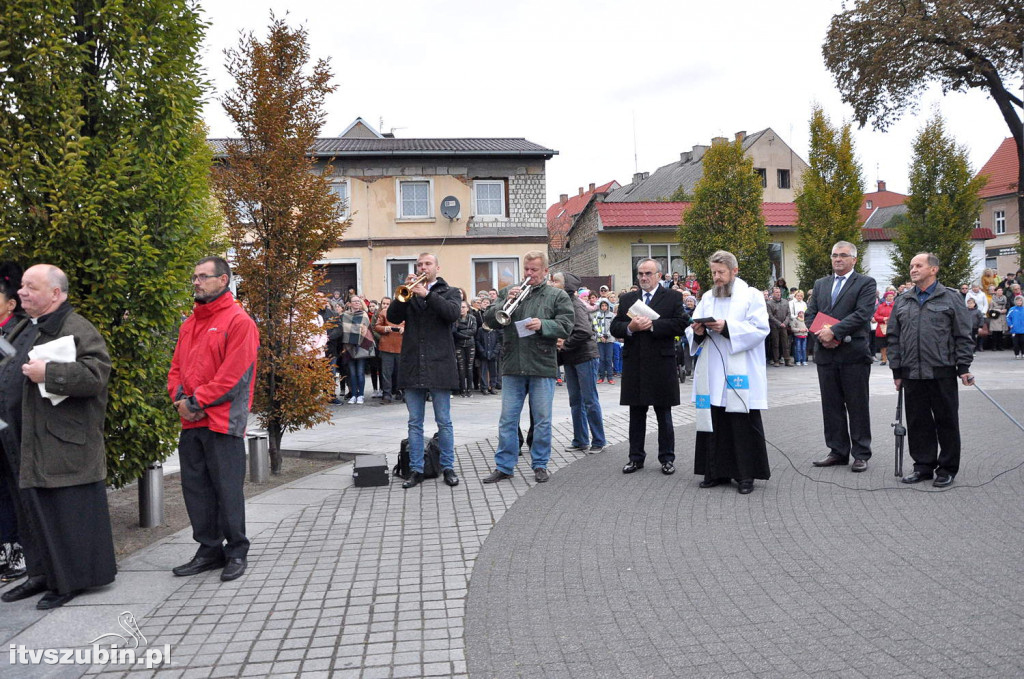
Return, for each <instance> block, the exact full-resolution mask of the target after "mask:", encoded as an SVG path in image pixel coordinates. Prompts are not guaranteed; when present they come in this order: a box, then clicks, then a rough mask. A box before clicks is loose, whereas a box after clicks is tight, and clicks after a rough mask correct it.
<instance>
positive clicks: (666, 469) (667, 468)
mask: <svg viewBox="0 0 1024 679" xmlns="http://www.w3.org/2000/svg"><path fill="white" fill-rule="evenodd" d="M661 473H662V474H664V475H665V476H668V475H669V474H675V473H676V466H675V465H674V464H672V463H671V462H666V463H665V464H663V465H661Z"/></svg>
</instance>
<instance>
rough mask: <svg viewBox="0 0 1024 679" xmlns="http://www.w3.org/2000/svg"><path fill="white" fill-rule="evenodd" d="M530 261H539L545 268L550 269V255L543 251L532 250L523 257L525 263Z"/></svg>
mask: <svg viewBox="0 0 1024 679" xmlns="http://www.w3.org/2000/svg"><path fill="white" fill-rule="evenodd" d="M528 259H532V260H534V261H536V260H538V259H539V260H540V261H541V262H543V264H544V268H545V269H546V268H548V253H546V252H544V251H543V250H530V251H529V252H527V253H525V254H524V255H523V262H525V261H526V260H528Z"/></svg>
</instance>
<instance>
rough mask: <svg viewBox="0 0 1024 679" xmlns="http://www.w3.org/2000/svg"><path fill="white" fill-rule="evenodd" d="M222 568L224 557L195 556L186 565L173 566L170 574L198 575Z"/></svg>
mask: <svg viewBox="0 0 1024 679" xmlns="http://www.w3.org/2000/svg"><path fill="white" fill-rule="evenodd" d="M223 567H224V557H222V556H196V557H193V558H192V560H191V561H189V562H188V563H186V564H182V565H181V566H175V567H174V568H172V569H171V572H172V573H174V574H175V575H178V576H188V575H199V574H200V573H202V572H204V571H212V570H213V569H214V568H223Z"/></svg>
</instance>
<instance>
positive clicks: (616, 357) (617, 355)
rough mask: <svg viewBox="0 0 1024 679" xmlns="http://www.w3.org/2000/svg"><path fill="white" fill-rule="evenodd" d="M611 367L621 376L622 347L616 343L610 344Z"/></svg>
mask: <svg viewBox="0 0 1024 679" xmlns="http://www.w3.org/2000/svg"><path fill="white" fill-rule="evenodd" d="M612 367H613V368H614V369H615V372H617V373H619V374H620V375H621V374H622V345H621V344H619V343H618V342H612Z"/></svg>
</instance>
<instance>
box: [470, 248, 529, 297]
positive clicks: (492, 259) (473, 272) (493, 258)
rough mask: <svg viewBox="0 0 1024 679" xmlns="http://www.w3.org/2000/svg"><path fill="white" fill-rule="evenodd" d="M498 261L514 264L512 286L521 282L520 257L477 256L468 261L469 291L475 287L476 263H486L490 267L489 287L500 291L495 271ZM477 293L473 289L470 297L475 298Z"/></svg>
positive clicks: (521, 265)
mask: <svg viewBox="0 0 1024 679" xmlns="http://www.w3.org/2000/svg"><path fill="white" fill-rule="evenodd" d="M498 260H508V261H512V262H515V268H514V270H513V275H512V278H513V280H514V281H515V282H514V283H512V285H515V284H516V283H519V282H520V281H521V280H522V278H521V277H520V275H521V272H522V270H523V260H522V258H521V257H517V256H516V255H479V256H476V257H472V258H471V259H470V260H469V280H471V281H472V286H471V289H472V288H475V287H476V265H477V264H478V263H482V262H487V263H488V264H490V265H491V286H492V287H494V288H495V289H496V290H499V291H500V290H501V286H500V285H498V283H497V278H498V277H497V273H496V271H495V266H496V262H497V261H498ZM516 279H518V280H516ZM488 290H490V288H488ZM479 292H480V291H479V290H475V289H474V290H473V291H472V292H471V293H470V296H476V295H477V294H478V293H479Z"/></svg>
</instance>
